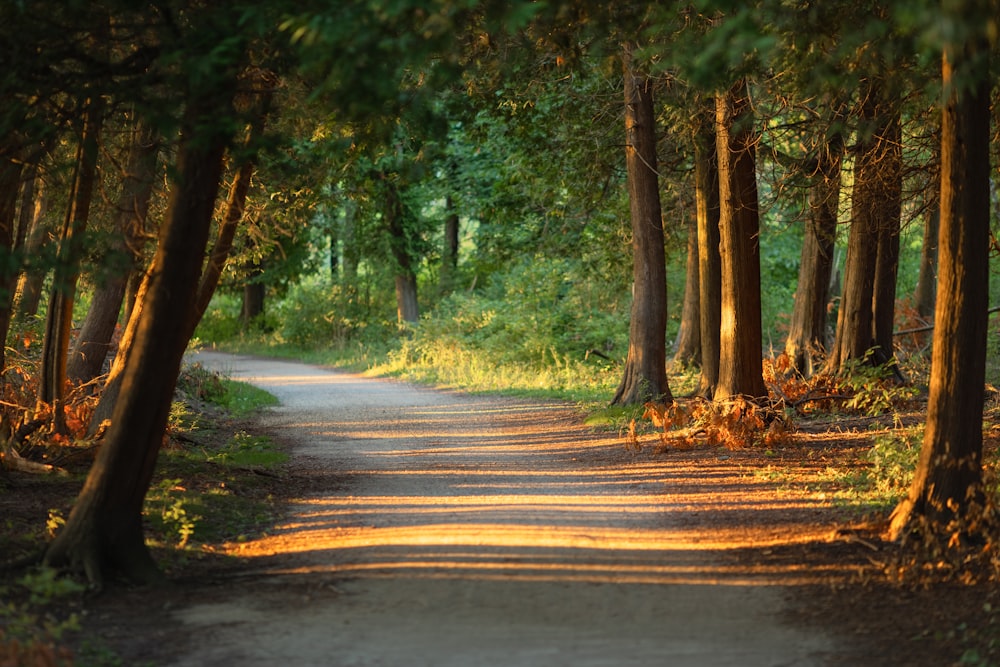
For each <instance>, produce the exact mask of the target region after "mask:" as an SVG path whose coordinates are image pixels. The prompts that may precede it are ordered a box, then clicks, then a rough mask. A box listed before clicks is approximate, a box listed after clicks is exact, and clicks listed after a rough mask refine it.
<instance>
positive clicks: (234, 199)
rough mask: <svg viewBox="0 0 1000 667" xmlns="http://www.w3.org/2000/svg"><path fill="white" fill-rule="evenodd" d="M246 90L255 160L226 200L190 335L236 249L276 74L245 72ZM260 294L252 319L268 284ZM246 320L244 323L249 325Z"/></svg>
mask: <svg viewBox="0 0 1000 667" xmlns="http://www.w3.org/2000/svg"><path fill="white" fill-rule="evenodd" d="M242 80H243V82H244V87H249V88H250V89H251V90H252V91H254V92H253V93H252V94H251V93H247V94H246V95H244V96H243V97H245V98H248V100H249V101H247V102H246V103H247V106H248V110H249V112H250V123H249V125H248V126H247V128H246V134H245V137H244V141H243V149H244V150H246V151H249V153H250V155H251V157H250V158H248V159H245V160H244V161H243V162H242V163H241V164H240V166H239V169H237V170H236V174H235V175H234V176H233V182H232V184H231V185H230V187H229V196H228V197H227V198H226V209H225V213H224V214H223V216H222V221H221V222H220V223H219V229H218V232H217V234H216V238H215V243H214V244H213V245H212V251H211V252H210V253H209V255H208V262H207V263H206V264H205V269H204V271H203V272H202V275H201V281H200V282H199V283H198V294H197V296H196V297H195V303H194V308H193V309H192V312H191V322H190V323H189V328H190V334H189V337H190V336H193V335H194V330H195V329H196V328H198V323H199V322H201V318H202V317H203V316H204V315H205V311H206V310H208V304H209V303H210V302H211V301H212V296H213V295H214V294H215V290H216V288H217V287H218V286H219V279H220V278H221V277H222V272H223V270H225V268H226V262H227V261H228V259H229V253H230V252H231V251H232V249H233V239H235V238H236V230H237V228H238V227H239V225H240V222H241V221H242V220H243V214H244V213H245V211H246V203H247V195H248V194H249V192H250V182H251V179H252V178H253V174H254V170H255V169H256V168H257V159H256V152H255V151H253V147H254V145H256V144H257V143H258V142H260V140H261V138H262V137H263V136H264V130H265V126H266V122H267V115H268V113H269V112H270V110H271V102H272V99H273V97H274V89H275V86H276V85H277V77H276V75H275V74H274V73H273V72H271V71H269V70H260V69H252V70H249V71H248V72H246V73H244V76H243V77H242ZM254 289H255V290H257V291H258V292H259V294H255V295H254V297H257V296H259V299H257V298H255V299H254V300H255V305H258V306H259V307H258V308H257V310H256V313H255V314H254V315H252V316H251V317H250V318H249V319H253V317H256V316H257V315H260V314H261V313H263V312H264V285H260V286H259V288H258V287H255V288H254ZM249 319H244V324H246V323H247V322H249Z"/></svg>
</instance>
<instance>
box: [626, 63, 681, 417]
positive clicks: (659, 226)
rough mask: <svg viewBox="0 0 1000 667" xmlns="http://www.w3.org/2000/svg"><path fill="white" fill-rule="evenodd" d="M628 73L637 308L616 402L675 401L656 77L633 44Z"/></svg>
mask: <svg viewBox="0 0 1000 667" xmlns="http://www.w3.org/2000/svg"><path fill="white" fill-rule="evenodd" d="M622 64H623V69H624V73H625V168H626V172H627V179H628V195H629V209H630V213H631V221H632V278H633V293H632V314H631V321H630V323H629V344H628V356H627V357H626V359H625V374H624V377H623V378H622V381H621V384H620V385H619V386H618V391H617V392H615V395H614V398H612V399H611V404H612V405H634V404H641V403H643V402H645V401H649V400H661V401H664V402H667V403H670V402H672V401H673V396H672V395H671V393H670V387H669V385H668V384H667V346H666V334H667V276H666V259H665V254H664V249H663V216H662V213H661V209H660V191H659V177H658V175H657V172H656V116H655V111H654V107H653V90H652V82H651V81H650V80H649V78H648V77H646V76H644V75H643V74H641V73H640V72H638V71H636V69H635V66H634V64H633V62H632V53H631V47H629V46H626V47H625V48H624V52H623V58H622Z"/></svg>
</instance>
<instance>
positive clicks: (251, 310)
mask: <svg viewBox="0 0 1000 667" xmlns="http://www.w3.org/2000/svg"><path fill="white" fill-rule="evenodd" d="M263 274H264V270H263V269H262V268H261V266H260V264H257V263H254V264H252V265H251V266H250V267H249V269H248V273H247V282H246V283H245V284H244V285H243V305H242V307H241V308H240V320H241V321H242V323H243V328H244V329H249V328H250V325H252V324H253V322H254V320H256V319H257V318H259V317H260V316H261V315H263V314H264V297H265V295H266V292H267V286H266V285H264V283H262V282H260V281H259V280H257V278H260V276H262V275H263ZM191 331H192V333H193V332H194V329H192V330H191Z"/></svg>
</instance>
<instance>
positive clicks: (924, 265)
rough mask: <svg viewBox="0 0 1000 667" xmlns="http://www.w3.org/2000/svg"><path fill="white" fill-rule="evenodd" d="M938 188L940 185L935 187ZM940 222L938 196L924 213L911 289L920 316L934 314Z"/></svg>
mask: <svg viewBox="0 0 1000 667" xmlns="http://www.w3.org/2000/svg"><path fill="white" fill-rule="evenodd" d="M937 189H938V190H940V186H938V188H937ZM940 222H941V205H940V204H939V203H938V196H937V195H935V196H934V201H933V203H932V204H931V205H930V208H929V209H928V210H927V213H926V214H925V215H924V241H923V243H922V244H921V246H920V273H919V274H918V276H917V286H916V288H915V289H914V290H913V306H914V308H916V310H917V313H918V314H919V315H920V317H923V318H925V319H926V318H929V317H930V316H932V315H933V314H934V302H935V296H936V295H937V291H936V288H937V264H938V242H937V237H938V229H939V228H940Z"/></svg>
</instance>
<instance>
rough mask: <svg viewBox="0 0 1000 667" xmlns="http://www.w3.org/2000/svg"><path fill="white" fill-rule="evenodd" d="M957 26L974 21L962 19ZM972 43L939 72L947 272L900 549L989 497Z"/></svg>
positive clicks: (985, 175) (983, 226)
mask: <svg viewBox="0 0 1000 667" xmlns="http://www.w3.org/2000/svg"><path fill="white" fill-rule="evenodd" d="M974 4H975V3H972V2H966V3H957V5H956V6H955V9H956V10H957V11H959V12H961V11H963V10H965V9H967V7H963V6H962V5H966V6H969V5H974ZM973 16H975V14H973ZM957 19H958V21H959V22H961V20H963V19H964V20H969V19H968V17H965V16H963V15H962V14H961V13H959V15H958V17H957ZM960 34H961V33H960ZM970 42H971V43H970V44H969V45H968V46H967V47H966V48H965V49H962V50H958V49H956V50H955V51H950V50H949V49H946V50H945V56H944V61H943V65H942V74H943V83H944V89H945V90H946V91H950V96H949V98H948V101H947V102H946V104H945V108H944V114H943V119H942V124H941V229H940V235H939V237H938V238H939V244H938V248H939V252H940V258H939V261H940V269H941V270H940V273H939V279H938V280H939V282H938V297H939V298H938V300H937V306H936V309H935V313H934V323H935V328H934V343H933V352H932V358H931V380H930V397H929V399H928V402H927V426H926V429H925V431H924V442H923V447H922V448H921V450H920V458H919V461H918V464H917V470H916V474H915V476H914V479H913V483H912V485H911V486H910V492H909V495H908V496H907V498H906V500H904V501H903V502H902V503H900V505H899V506H897V507H896V510H895V511H894V512H893V516H892V521H891V528H890V533H891V535H892V537H893V538H894V539H898V538H899V537H901V536H902V535H904V534H906V533H907V532H908V531H909V530H910V529H911V528H913V527H919V526H920V525H921V523H922V521H921V519H924V520H926V521H927V524H929V527H930V529H931V530H932V531H935V532H937V533H938V534H939V535H943V536H944V538H946V539H947V538H948V537H949V536H950V535H952V534H954V532H955V529H954V527H949V526H948V524H949V522H950V521H951V520H952V519H955V518H959V519H964V518H966V516H967V514H968V513H969V512H970V511H974V507H975V505H976V504H977V503H979V502H980V501H981V499H982V496H983V491H982V449H983V400H984V383H985V377H986V371H985V369H986V332H987V325H988V317H987V312H986V311H987V307H988V300H989V234H990V181H989V178H990V177H989V174H990V156H989V145H990V78H989V76H988V74H989V72H988V65H987V64H986V63H987V60H986V57H985V55H986V54H987V53H988V51H989V46H988V43H987V41H986V40H985V39H982V40H976V41H972V40H970ZM953 67H961V68H962V69H961V70H960V73H959V76H958V77H957V78H958V79H959V80H960V81H962V83H963V85H958V82H957V81H956V77H954V71H953V69H952V68H953ZM969 84H971V85H969ZM959 91H961V92H959ZM927 524H925V525H927ZM959 525H960V526H968V525H969V524H968V523H960V524H959Z"/></svg>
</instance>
